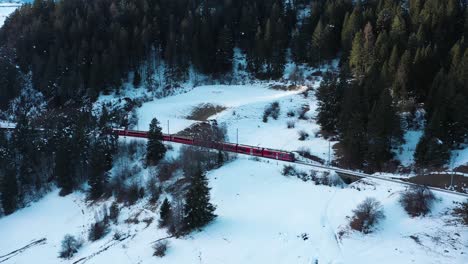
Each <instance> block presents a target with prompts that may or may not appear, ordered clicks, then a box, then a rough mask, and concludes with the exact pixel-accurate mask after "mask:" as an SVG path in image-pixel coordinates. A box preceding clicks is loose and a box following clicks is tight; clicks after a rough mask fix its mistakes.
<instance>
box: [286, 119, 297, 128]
mask: <svg viewBox="0 0 468 264" xmlns="http://www.w3.org/2000/svg"><path fill="white" fill-rule="evenodd" d="M286 126H287V127H288V128H289V129H291V128H294V127H295V126H296V123H295V122H294V121H292V120H289V121H288V122H286Z"/></svg>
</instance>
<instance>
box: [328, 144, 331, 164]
mask: <svg viewBox="0 0 468 264" xmlns="http://www.w3.org/2000/svg"><path fill="white" fill-rule="evenodd" d="M330 162H331V143H330V140H328V166H330Z"/></svg>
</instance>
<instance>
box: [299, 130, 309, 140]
mask: <svg viewBox="0 0 468 264" xmlns="http://www.w3.org/2000/svg"><path fill="white" fill-rule="evenodd" d="M298 133H299V140H301V141H304V140H306V139H307V138H309V133H307V132H305V131H304V130H301V131H299V132H298Z"/></svg>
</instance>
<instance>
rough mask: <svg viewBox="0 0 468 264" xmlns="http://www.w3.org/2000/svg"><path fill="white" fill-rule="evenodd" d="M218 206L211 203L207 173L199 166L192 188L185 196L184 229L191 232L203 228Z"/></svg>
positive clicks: (192, 179)
mask: <svg viewBox="0 0 468 264" xmlns="http://www.w3.org/2000/svg"><path fill="white" fill-rule="evenodd" d="M215 209H216V207H215V206H214V205H213V204H211V203H210V188H209V187H208V180H207V179H206V176H205V173H204V172H203V170H202V169H201V167H200V166H199V168H198V171H197V172H196V173H195V174H194V175H193V176H192V178H191V182H190V189H189V190H188V192H187V194H186V196H185V207H184V219H183V224H184V230H185V231H186V232H190V231H192V230H195V229H199V228H202V227H203V226H205V225H206V224H208V223H209V222H211V221H212V220H213V219H214V218H215V217H216V215H215V213H214V211H215Z"/></svg>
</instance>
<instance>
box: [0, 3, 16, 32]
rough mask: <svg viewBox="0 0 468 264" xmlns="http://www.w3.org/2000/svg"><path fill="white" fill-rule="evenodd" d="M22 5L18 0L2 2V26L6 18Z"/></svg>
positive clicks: (0, 6) (0, 7) (0, 20)
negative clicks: (15, 0)
mask: <svg viewBox="0 0 468 264" xmlns="http://www.w3.org/2000/svg"><path fill="white" fill-rule="evenodd" d="M19 6H21V3H18V2H0V27H1V26H3V23H5V19H6V18H7V17H8V16H9V15H10V14H11V13H13V12H14V11H15V10H16V8H18V7H19Z"/></svg>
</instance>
